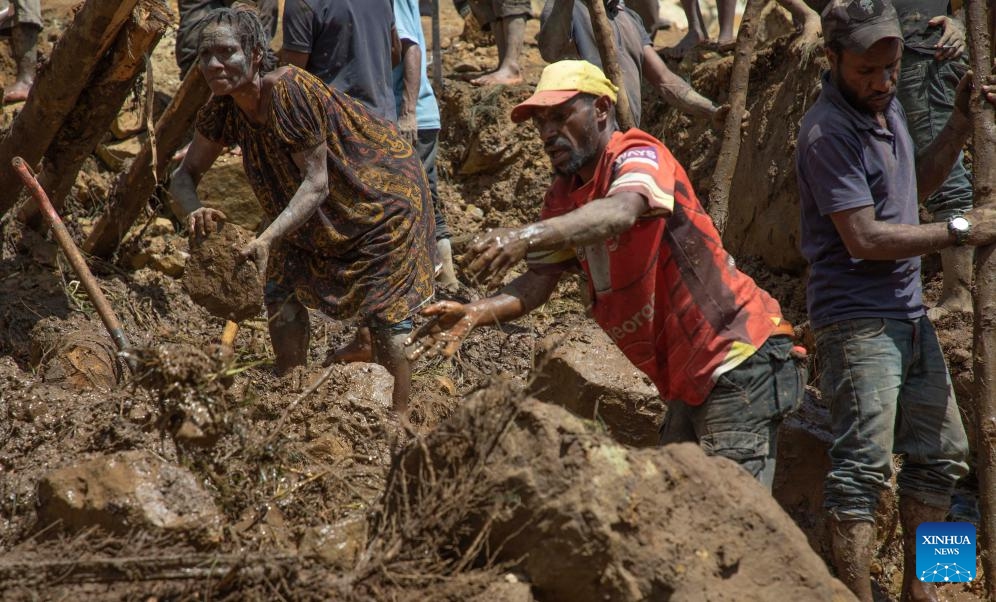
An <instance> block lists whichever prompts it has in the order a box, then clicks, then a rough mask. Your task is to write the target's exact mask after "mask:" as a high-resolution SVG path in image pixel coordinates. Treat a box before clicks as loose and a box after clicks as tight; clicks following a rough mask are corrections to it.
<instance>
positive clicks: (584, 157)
mask: <svg viewBox="0 0 996 602" xmlns="http://www.w3.org/2000/svg"><path fill="white" fill-rule="evenodd" d="M551 150H554V151H557V150H561V151H565V152H566V153H567V155H568V161H567V164H566V165H564V166H562V167H554V168H553V171H554V173H556V174H557V175H559V176H565V177H570V176H573V175H574V174H576V173H577V172H578V171H579V170H580V169H581V168H582V167H584V166H585V165H587V164H588V163H590V162H591V161H592V160H593V159H594V158H595V156H596V155H597V154H598V151H597V149H595V148H594V147H593V146H592V147H588V148H574V147H572V146H571V144H570V143H569V142H568V141H567V140H565V139H564V138H557V140H556V141H554V143H553V144H552V145H550V147H548V149H547V152H548V154H549V151H551Z"/></svg>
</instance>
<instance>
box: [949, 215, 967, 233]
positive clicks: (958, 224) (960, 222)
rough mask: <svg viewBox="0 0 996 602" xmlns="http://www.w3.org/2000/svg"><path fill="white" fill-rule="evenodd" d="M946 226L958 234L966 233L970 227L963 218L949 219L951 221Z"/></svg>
mask: <svg viewBox="0 0 996 602" xmlns="http://www.w3.org/2000/svg"><path fill="white" fill-rule="evenodd" d="M948 224H949V225H950V226H951V229H952V230H956V231H958V232H968V229H969V228H970V227H971V225H970V224H969V223H968V220H967V219H965V218H963V217H955V218H951V221H950V222H948Z"/></svg>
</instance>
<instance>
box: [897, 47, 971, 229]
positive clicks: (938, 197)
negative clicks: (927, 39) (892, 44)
mask: <svg viewBox="0 0 996 602" xmlns="http://www.w3.org/2000/svg"><path fill="white" fill-rule="evenodd" d="M959 63H961V65H962V66H964V62H963V61H961V60H958V61H938V60H936V59H934V57H933V56H931V55H924V54H920V53H919V52H915V51H912V50H907V51H906V52H904V53H903V59H902V66H901V67H900V71H899V82H898V85H897V89H896V97H897V98H898V99H899V102H900V103H901V104H902V105H903V110H904V111H905V112H906V123H907V124H908V125H909V129H910V135H911V136H912V137H913V145H914V147H915V148H916V151H917V152H920V151H921V150H923V149H924V148H926V147H927V146H928V145H929V144H930V143H931V142H933V141H934V138H936V137H937V135H938V134H940V133H941V130H942V129H944V124H946V123H947V122H948V117H950V116H951V113H952V111H954V98H955V88H957V87H958V81H959V80H960V79H961V76H960V74H959V72H958V70H957V67H956V65H958V64H959ZM972 197H973V191H972V180H971V175H970V174H969V172H968V170H967V169H966V168H965V162H964V155H963V154H960V155H958V160H957V161H955V164H954V165H953V166H952V167H951V172H950V173H949V174H948V178H947V179H946V180H945V181H944V183H943V184H942V185H941V187H940V188H938V189H937V190H936V191H934V193H933V194H932V195H930V197H929V198H928V199H927V200H926V201H925V202H924V207H926V209H927V211H930V213H931V214H932V215H933V220H934V221H935V222H945V221H947V220H949V219H951V218H952V217H956V216H959V215H962V214H963V213H965V212H966V211H968V210H969V209H971V208H972Z"/></svg>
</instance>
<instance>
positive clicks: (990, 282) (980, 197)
mask: <svg viewBox="0 0 996 602" xmlns="http://www.w3.org/2000/svg"><path fill="white" fill-rule="evenodd" d="M986 4H987V2H986V0H969V1H968V2H967V3H966V5H965V9H966V10H965V14H966V17H967V22H968V42H969V49H970V51H971V57H972V70H973V71H974V72H975V79H976V81H977V82H979V81H983V82H984V81H987V80H988V78H989V76H990V75H992V62H991V59H990V56H991V49H992V40H991V38H990V31H989V27H990V22H989V18H988V17H987V15H986ZM976 90H977V91H976V92H975V94H974V98H973V101H974V102H973V103H972V133H973V143H974V156H973V160H972V171H973V182H974V187H975V200H974V202H975V206H976V207H980V206H982V205H987V204H991V203H993V202H994V199H993V191H994V190H996V123H994V122H993V117H994V111H993V106H992V105H991V104H989V103H988V102H985V101H984V100H982V99H981V98H980V95H979V92H978V86H976ZM994 250H996V246H988V247H980V248H979V249H977V250H976V256H975V262H976V263H975V291H974V306H975V328H974V345H975V349H974V358H973V370H974V373H975V399H974V400H973V401H974V404H973V405H974V409H975V412H974V413H975V422H976V424H975V427H976V428H977V429H978V431H977V432H978V437H977V443H976V445H977V446H978V449H977V450H976V458H977V464H976V470H977V472H978V476H979V494H980V495H979V498H980V504H981V507H980V508H979V509H980V510H981V513H982V540H981V541H980V545H979V548H980V550H981V552H982V568H983V570H984V571H985V574H986V580H985V584H986V591H987V593H988V596H987V599H989V600H996V525H993V519H996V321H994V319H993V316H996V255H994V253H993V251H994Z"/></svg>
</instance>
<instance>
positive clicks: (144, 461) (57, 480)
mask: <svg viewBox="0 0 996 602" xmlns="http://www.w3.org/2000/svg"><path fill="white" fill-rule="evenodd" d="M38 522H39V524H40V526H47V525H50V524H52V523H61V525H62V527H63V528H64V529H66V530H69V531H78V530H81V529H86V528H89V527H100V528H102V529H104V530H106V531H108V532H111V533H117V534H126V533H128V532H129V531H132V530H134V529H144V530H149V531H160V532H163V531H165V532H173V533H183V534H187V535H190V536H192V537H193V538H196V539H204V538H208V539H210V538H213V537H214V534H215V533H216V532H217V531H218V529H219V527H220V524H221V515H220V514H219V513H218V509H217V508H216V507H215V504H214V500H213V498H212V497H211V495H210V494H209V493H208V492H207V491H205V489H204V488H203V487H202V486H201V484H200V483H198V481H197V478H196V477H194V475H193V474H192V473H191V472H190V471H189V470H187V469H186V468H183V467H181V466H177V465H175V464H170V463H168V462H165V461H164V460H161V459H159V458H157V457H156V456H154V455H152V454H151V453H149V452H147V451H144V450H141V451H127V452H120V453H116V454H111V455H106V456H100V457H97V458H94V459H92V460H89V461H86V462H83V463H82V464H77V465H74V466H66V467H63V468H59V469H57V470H55V471H52V472H51V473H49V474H48V475H46V476H45V477H44V478H43V479H42V480H41V482H40V483H39V485H38Z"/></svg>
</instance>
